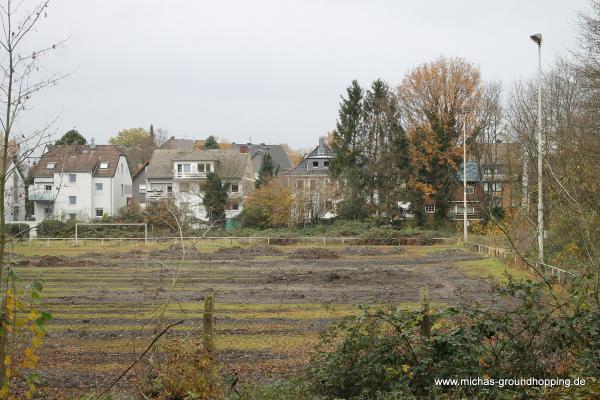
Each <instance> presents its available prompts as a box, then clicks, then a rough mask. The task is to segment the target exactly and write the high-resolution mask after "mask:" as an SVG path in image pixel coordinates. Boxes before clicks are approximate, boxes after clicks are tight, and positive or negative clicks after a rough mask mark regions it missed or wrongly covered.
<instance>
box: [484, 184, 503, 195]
mask: <svg viewBox="0 0 600 400" xmlns="http://www.w3.org/2000/svg"><path fill="white" fill-rule="evenodd" d="M483 191H484V192H486V193H498V192H502V183H501V182H484V183H483Z"/></svg>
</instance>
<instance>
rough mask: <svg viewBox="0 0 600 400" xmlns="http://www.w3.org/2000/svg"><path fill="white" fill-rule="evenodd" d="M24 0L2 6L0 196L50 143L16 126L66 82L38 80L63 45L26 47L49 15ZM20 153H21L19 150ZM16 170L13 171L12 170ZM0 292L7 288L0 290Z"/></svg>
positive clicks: (2, 228)
mask: <svg viewBox="0 0 600 400" xmlns="http://www.w3.org/2000/svg"><path fill="white" fill-rule="evenodd" d="M28 6H30V5H29V4H28V3H26V2H25V1H12V0H6V1H4V2H3V4H2V5H0V24H1V25H2V31H1V32H0V48H1V49H2V58H1V59H0V127H1V128H2V132H1V136H0V138H1V140H2V144H1V148H0V192H2V193H4V192H5V189H6V185H7V178H8V176H9V175H10V173H11V172H12V171H11V170H10V169H9V166H10V165H11V163H12V162H13V161H15V162H14V164H13V165H15V166H16V165H18V164H19V162H20V161H22V160H24V159H25V158H26V157H28V156H29V155H31V153H32V152H33V151H34V150H35V149H37V148H38V147H40V146H42V145H44V144H46V143H48V142H49V138H50V136H51V132H50V130H49V126H45V127H43V128H41V129H39V130H37V131H34V132H31V133H29V134H28V135H25V134H24V133H22V132H20V131H19V129H18V127H17V126H16V125H15V122H16V121H18V120H19V118H20V116H21V113H22V112H23V111H25V110H28V109H29V104H30V100H31V98H32V97H33V96H34V95H35V94H36V93H38V92H39V91H41V90H43V89H45V88H47V87H50V86H54V85H55V84H56V83H57V82H58V81H60V80H61V79H63V78H64V77H65V75H63V74H59V73H57V74H51V75H50V76H46V77H41V76H39V70H40V68H39V67H40V60H41V58H42V57H44V56H45V55H47V54H48V53H49V52H51V51H52V50H54V49H56V48H57V46H58V45H60V43H49V44H48V46H46V47H42V48H39V49H30V48H28V47H27V44H26V42H27V41H26V39H27V38H29V37H30V36H32V35H33V34H34V33H35V27H36V26H37V24H38V23H39V21H40V20H41V19H42V18H45V17H46V15H47V7H48V1H47V0H46V1H42V2H39V3H37V4H35V5H33V7H32V8H29V9H27V8H26V7H28ZM17 150H18V151H17ZM13 168H14V167H13ZM6 206H7V205H6V204H5V202H4V201H0V285H2V284H3V283H5V279H4V276H3V274H4V272H5V271H4V270H5V269H6V268H7V266H6V260H5V257H6V254H5V251H6V245H7V241H8V239H9V237H8V234H7V230H6V213H7V207H6ZM0 292H1V293H2V294H4V293H5V291H4V290H1V291H0ZM0 303H2V310H1V311H0V318H1V319H2V320H3V321H4V318H6V316H7V315H8V310H7V308H6V298H2V297H0ZM6 346H7V332H6V330H3V331H2V332H0V360H4V359H5V355H6V350H7V348H6ZM5 383H6V366H5V364H4V362H0V386H3V385H4V384H5Z"/></svg>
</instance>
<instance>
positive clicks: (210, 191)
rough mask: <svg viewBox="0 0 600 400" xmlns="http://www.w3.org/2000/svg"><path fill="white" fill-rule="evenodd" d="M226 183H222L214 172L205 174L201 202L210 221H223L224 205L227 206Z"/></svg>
mask: <svg viewBox="0 0 600 400" xmlns="http://www.w3.org/2000/svg"><path fill="white" fill-rule="evenodd" d="M227 187H228V185H227V184H224V183H223V182H222V181H221V179H220V178H219V177H218V176H217V174H215V173H214V172H209V173H208V174H207V175H206V183H205V184H204V196H203V199H202V204H203V205H204V207H205V208H206V213H207V215H208V219H209V221H210V222H220V221H225V207H226V206H227V200H228V196H227Z"/></svg>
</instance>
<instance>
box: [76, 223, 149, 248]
mask: <svg viewBox="0 0 600 400" xmlns="http://www.w3.org/2000/svg"><path fill="white" fill-rule="evenodd" d="M79 226H143V227H144V243H145V244H148V224H145V223H123V224H119V223H94V224H86V223H76V224H75V244H76V245H77V243H78V240H79V239H80V238H79V237H78V232H79ZM81 239H86V238H81ZM132 239H138V240H140V238H132Z"/></svg>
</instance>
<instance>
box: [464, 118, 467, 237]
mask: <svg viewBox="0 0 600 400" xmlns="http://www.w3.org/2000/svg"><path fill="white" fill-rule="evenodd" d="M463 239H464V241H465V243H467V114H465V116H464V120H463Z"/></svg>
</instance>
